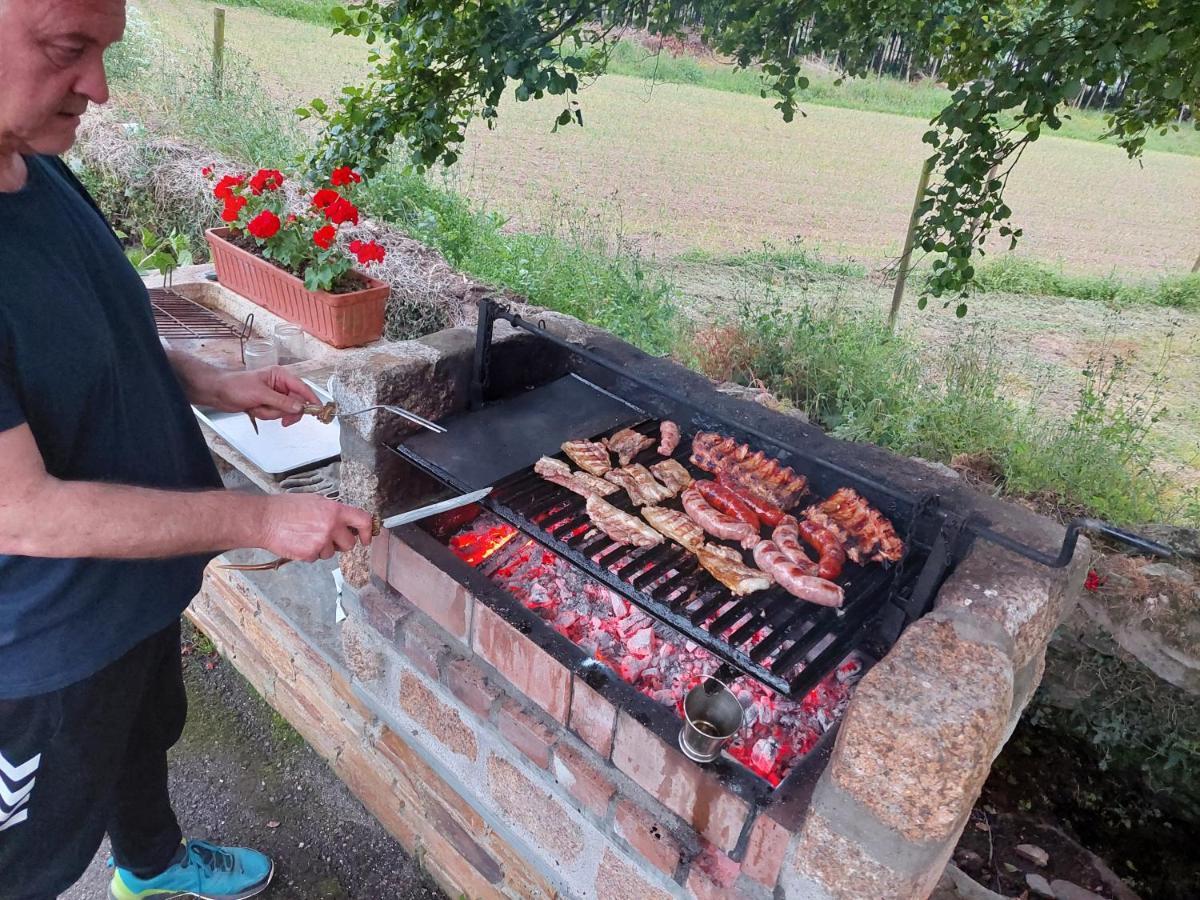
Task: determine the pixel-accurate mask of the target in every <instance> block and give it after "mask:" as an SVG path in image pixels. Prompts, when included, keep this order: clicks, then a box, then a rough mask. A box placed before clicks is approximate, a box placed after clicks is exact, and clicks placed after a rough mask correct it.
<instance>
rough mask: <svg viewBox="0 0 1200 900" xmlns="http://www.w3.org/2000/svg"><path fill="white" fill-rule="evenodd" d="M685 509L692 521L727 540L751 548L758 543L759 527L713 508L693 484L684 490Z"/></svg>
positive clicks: (682, 497)
mask: <svg viewBox="0 0 1200 900" xmlns="http://www.w3.org/2000/svg"><path fill="white" fill-rule="evenodd" d="M680 499H681V500H682V501H683V509H684V511H685V512H686V513H687V514H688V515H689V516H691V518H692V521H693V522H695V523H696V524H697V525H699V526H700V527H701V528H703V529H704V530H705V531H707V532H708V533H709V534H711V535H712V536H713V537H719V538H722V539H723V540H727V541H739V542H740V543H741V545H742V546H743V547H746V548H747V549H749V548H750V547H753V546H754V545H755V544H756V543H758V529H757V528H754V527H753V526H752V525H748V524H746V523H745V522H740V521H738V520H737V519H735V518H733V517H732V516H727V515H725V513H723V512H720V511H719V510H716V509H714V508H713V506H712V504H710V503H709V502H708V501H707V500H705V499H704V496H703V495H702V494H701V493H700V491H699V490H697V489H696V485H694V484H693V485H691V486H689V487H688V488H687V490H685V491H684V492H683V494H682V495H681V497H680Z"/></svg>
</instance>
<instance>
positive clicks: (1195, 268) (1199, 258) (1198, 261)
mask: <svg viewBox="0 0 1200 900" xmlns="http://www.w3.org/2000/svg"><path fill="white" fill-rule="evenodd" d="M1192 271H1193V272H1200V256H1197V257H1196V264H1195V265H1194V266H1192Z"/></svg>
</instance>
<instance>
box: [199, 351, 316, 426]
mask: <svg viewBox="0 0 1200 900" xmlns="http://www.w3.org/2000/svg"><path fill="white" fill-rule="evenodd" d="M213 399H214V403H213V406H214V407H215V408H216V409H219V410H221V411H222V412H246V413H249V414H250V415H252V416H253V417H254V418H256V419H282V420H283V424H284V426H287V425H294V424H296V423H297V422H299V421H300V417H301V412H300V411H301V410H302V409H303V408H304V404H305V403H320V401H319V400H318V399H317V395H316V394H314V393H313V390H312V388H310V387H309V386H308V385H307V384H305V383H304V382H303V381H302V380H301V379H300V378H298V377H296V376H295V375H293V374H292V373H291V372H289V371H288V370H287V369H285V368H283V367H282V366H271V367H270V368H269V369H251V370H249V371H244V372H239V371H229V372H222V373H220V375H219V376H217V380H216V384H215V390H214V396H213Z"/></svg>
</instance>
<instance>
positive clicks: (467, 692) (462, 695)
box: [446, 659, 500, 719]
mask: <svg viewBox="0 0 1200 900" xmlns="http://www.w3.org/2000/svg"><path fill="white" fill-rule="evenodd" d="M446 684H447V685H448V686H449V688H450V693H452V694H453V695H454V696H455V697H457V698H458V699H459V700H461V701H462V702H463V703H464V704H466V705H467V707H468V708H469V709H471V710H472V711H474V712H475V714H476V715H479V716H482V717H483V718H485V719H486V718H487V717H488V714H489V713H490V712H491V711H492V703H493V701H494V700H495V699H496V698H497V697H499V696H500V689H499V688H497V687H496V686H495V685H493V684H491V683H490V682H488V680H487V678H485V677H484V674H483V672H481V671H480V669H479V667H478V666H477V665H475V664H474V663H473V662H471V661H470V660H467V659H456V660H454V661H453V662H451V663H450V664H449V665H447V666H446Z"/></svg>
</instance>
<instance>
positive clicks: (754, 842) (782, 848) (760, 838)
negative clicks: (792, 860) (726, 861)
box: [742, 813, 792, 888]
mask: <svg viewBox="0 0 1200 900" xmlns="http://www.w3.org/2000/svg"><path fill="white" fill-rule="evenodd" d="M791 839H792V833H791V832H790V831H788V830H787V829H786V828H784V827H783V826H782V825H780V824H779V823H778V822H776V821H775V820H774V819H772V818H771V817H770V816H768V815H766V814H765V813H760V814H759V816H758V818H757V819H756V820H755V821H754V826H753V828H751V829H750V841H749V843H748V844H747V845H746V858H745V859H743V860H742V873H743V874H744V875H746V876H748V877H750V878H753V879H754V880H755V881H757V882H758V883H759V884H764V885H766V886H767V887H769V888H773V887H775V882H776V881H778V880H779V869H780V867H782V865H783V855H784V854H785V853H786V852H787V846H788V841H790V840H791Z"/></svg>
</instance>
